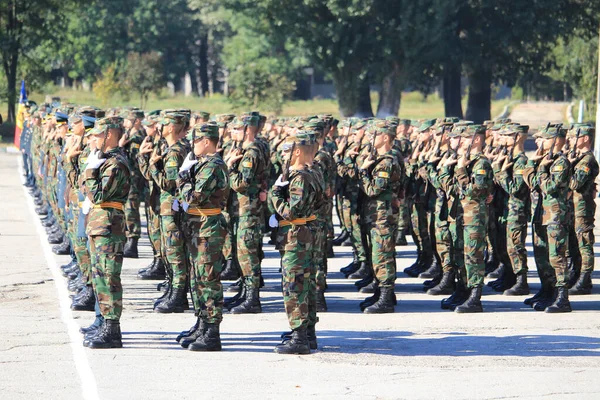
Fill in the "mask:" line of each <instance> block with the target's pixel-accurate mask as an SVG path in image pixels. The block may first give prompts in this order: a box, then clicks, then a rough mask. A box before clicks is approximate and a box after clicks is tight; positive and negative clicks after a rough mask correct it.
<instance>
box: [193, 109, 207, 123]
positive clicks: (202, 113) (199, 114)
mask: <svg viewBox="0 0 600 400" xmlns="http://www.w3.org/2000/svg"><path fill="white" fill-rule="evenodd" d="M194 116H195V117H196V118H200V119H204V120H206V121H208V119H209V118H210V113H209V112H207V111H197V112H195V113H194Z"/></svg>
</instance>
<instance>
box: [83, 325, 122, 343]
mask: <svg viewBox="0 0 600 400" xmlns="http://www.w3.org/2000/svg"><path fill="white" fill-rule="evenodd" d="M84 343H85V342H84ZM87 347H89V348H90V349H118V348H121V347H123V342H122V341H121V326H120V324H119V321H114V320H110V319H107V320H106V321H104V325H103V326H102V328H100V330H99V331H98V334H97V335H96V336H94V337H93V338H91V339H90V340H89V342H88V343H87Z"/></svg>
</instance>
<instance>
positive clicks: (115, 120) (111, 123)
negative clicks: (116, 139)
mask: <svg viewBox="0 0 600 400" xmlns="http://www.w3.org/2000/svg"><path fill="white" fill-rule="evenodd" d="M95 122H96V123H95V124H94V128H92V129H90V130H86V132H85V135H84V136H89V135H99V134H101V133H103V132H104V131H105V130H106V129H122V128H123V117H119V116H112V117H104V118H96V121H95Z"/></svg>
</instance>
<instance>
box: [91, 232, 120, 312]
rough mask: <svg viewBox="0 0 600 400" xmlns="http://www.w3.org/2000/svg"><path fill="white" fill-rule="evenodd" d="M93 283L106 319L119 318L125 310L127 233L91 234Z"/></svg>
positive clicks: (101, 310)
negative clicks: (123, 273)
mask: <svg viewBox="0 0 600 400" xmlns="http://www.w3.org/2000/svg"><path fill="white" fill-rule="evenodd" d="M89 240H90V249H91V250H92V260H93V262H92V284H93V286H94V293H96V298H97V299H98V304H99V306H100V312H101V314H102V316H103V317H104V318H105V319H110V320H117V321H118V320H119V319H120V318H121V313H122V312H123V287H122V286H121V268H122V267H123V246H124V244H125V235H112V236H90V238H89Z"/></svg>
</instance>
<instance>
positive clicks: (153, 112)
mask: <svg viewBox="0 0 600 400" xmlns="http://www.w3.org/2000/svg"><path fill="white" fill-rule="evenodd" d="M160 111H161V110H152V111H150V112H147V113H146V117H149V116H151V115H160Z"/></svg>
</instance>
